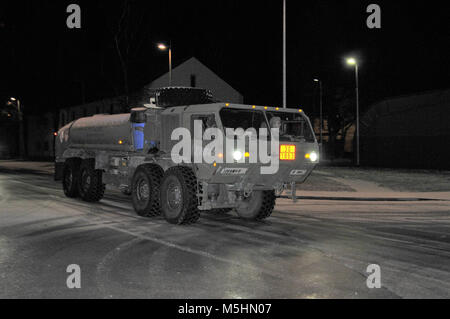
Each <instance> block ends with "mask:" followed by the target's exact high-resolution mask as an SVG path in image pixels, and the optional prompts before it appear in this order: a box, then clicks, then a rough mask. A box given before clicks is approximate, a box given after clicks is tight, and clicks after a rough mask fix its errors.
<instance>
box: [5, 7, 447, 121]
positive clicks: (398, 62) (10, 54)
mask: <svg viewBox="0 0 450 319" xmlns="http://www.w3.org/2000/svg"><path fill="white" fill-rule="evenodd" d="M373 2H375V3H377V4H379V5H380V6H381V10H382V28H381V30H371V29H368V28H367V26H366V18H367V16H368V14H367V13H366V7H367V5H368V4H370V3H373ZM70 3H78V4H79V5H80V6H81V11H82V12H81V13H82V28H81V29H68V28H67V27H66V18H67V16H68V14H67V13H66V7H67V5H68V4H70ZM129 3H130V14H129V16H128V17H129V19H128V20H127V21H128V22H127V23H128V24H127V25H128V26H130V28H131V33H130V34H132V36H133V38H132V40H131V41H129V43H130V51H129V52H130V54H129V56H128V57H129V86H130V90H131V91H133V90H136V89H139V88H141V87H142V86H143V85H144V84H146V83H149V82H151V80H152V79H154V78H155V77H157V76H159V75H160V74H162V73H163V72H165V71H166V69H167V55H166V54H165V53H162V52H159V51H157V50H156V49H155V43H156V42H158V41H159V40H165V39H171V40H172V44H173V58H174V64H175V65H176V64H177V63H180V62H182V61H184V60H186V59H188V58H189V57H191V56H195V57H197V58H198V59H199V60H200V61H201V62H203V63H204V64H206V65H207V66H208V67H210V68H211V69H212V70H213V71H214V72H216V73H217V74H218V75H219V76H221V77H222V78H223V79H225V80H226V81H227V82H228V83H230V84H231V85H232V86H233V87H234V88H236V89H237V90H238V91H240V92H241V93H242V94H243V95H244V97H245V102H246V103H248V104H259V105H271V106H276V105H281V103H282V68H281V67H282V0H271V1H264V0H259V1H244V0H239V1H235V0H214V1H211V0H210V1H169V0H164V1H156V0H147V1H129ZM287 5H288V17H287V18H288V25H287V28H288V104H289V105H290V106H299V105H301V106H302V107H303V108H305V109H306V110H307V111H308V110H311V108H312V104H313V97H314V96H316V92H315V91H314V83H313V82H312V79H313V78H314V77H316V76H318V77H320V78H321V79H322V80H323V83H324V91H325V104H326V103H327V101H330V100H331V97H332V96H333V94H334V92H335V91H336V90H337V89H339V88H343V89H345V90H348V91H349V92H352V88H353V86H354V73H353V71H352V69H349V68H348V67H346V66H345V64H344V63H343V57H345V56H346V55H349V54H356V55H357V56H358V57H359V58H360V61H361V62H360V81H361V97H362V108H363V109H365V108H367V106H368V105H370V103H373V102H374V101H377V100H380V99H382V98H384V97H388V96H395V95H400V94H407V93H412V92H420V91H426V90H434V89H440V88H450V10H448V9H447V7H446V6H445V5H444V2H437V1H431V0H430V1H398V0H396V1H373V0H372V1H356V0H355V1H343V0H340V1H319V0H315V1H299V0H287ZM123 7H124V2H122V1H96V0H90V1H77V0H71V1H56V0H55V1H38V0H36V1H30V0H29V1H20V0H15V1H8V0H6V1H5V0H3V1H2V2H1V4H0V34H1V40H0V41H1V50H2V57H1V63H2V64H1V70H2V74H1V76H2V85H1V91H0V94H1V99H2V100H5V99H7V98H8V97H9V96H16V97H19V98H21V100H22V103H23V104H25V105H26V107H27V110H28V111H29V112H33V113H35V112H39V111H40V110H56V109H57V108H59V107H65V106H69V105H75V104H78V103H80V102H81V99H82V94H81V92H82V91H84V95H85V99H86V100H87V101H93V100H96V99H99V98H102V97H109V96H114V95H116V94H121V93H123V90H124V88H123V80H122V79H123V78H122V73H121V69H120V66H119V65H120V63H119V59H118V56H117V52H116V51H115V48H114V41H113V38H114V33H115V30H116V29H117V25H118V21H119V17H120V13H121V12H122V9H123ZM83 87H84V90H83V89H82V88H83ZM2 103H3V102H2ZM329 104H330V103H329Z"/></svg>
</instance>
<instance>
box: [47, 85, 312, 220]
mask: <svg viewBox="0 0 450 319" xmlns="http://www.w3.org/2000/svg"><path fill="white" fill-rule="evenodd" d="M186 96H188V98H186ZM150 101H151V103H148V104H144V107H138V108H134V109H131V112H130V113H125V114H115V115H106V114H99V115H94V116H90V117H84V118H80V119H78V120H75V121H73V122H71V123H69V124H67V125H65V126H64V127H62V128H61V129H60V130H59V131H58V136H57V138H56V142H55V153H56V154H55V155H56V156H55V180H62V187H63V190H64V194H65V195H66V196H67V197H71V198H76V197H79V198H81V199H82V200H84V201H87V202H97V201H99V200H101V199H102V197H103V195H104V192H105V185H110V186H112V187H116V188H119V189H121V190H122V191H123V192H124V193H125V194H129V195H131V201H132V204H133V207H134V210H135V211H136V213H137V214H138V215H140V216H145V217H151V216H157V215H160V214H162V215H163V216H164V218H165V219H166V220H167V221H168V222H169V223H173V224H190V223H195V222H196V221H197V220H198V219H199V217H200V213H224V212H228V211H231V210H235V211H236V213H237V215H238V216H239V217H241V218H243V219H247V220H262V219H265V218H267V217H269V216H270V215H271V213H272V211H273V209H274V206H275V201H276V198H278V197H279V196H280V195H282V193H284V191H286V190H288V189H290V190H291V192H290V194H291V197H292V199H293V200H295V199H296V197H295V185H296V184H297V183H302V182H304V181H305V180H306V179H307V177H308V176H309V174H310V173H311V171H312V170H313V169H314V167H315V166H316V165H317V163H318V161H319V156H318V153H319V149H318V144H317V141H316V138H315V136H314V133H313V130H312V128H311V123H310V121H309V119H308V117H307V116H306V115H305V114H304V112H303V111H302V110H299V109H291V108H287V109H285V108H275V107H267V106H256V105H241V104H232V103H225V102H217V101H214V100H213V99H212V98H211V95H210V92H208V91H206V90H200V89H186V88H166V89H161V90H159V91H157V92H156V93H155V94H154V95H153V97H151V98H150ZM199 121H201V123H202V124H208V123H209V124H210V126H212V127H215V128H217V130H219V131H225V129H226V128H231V129H237V128H242V129H244V130H246V129H249V128H255V129H258V128H262V127H265V128H273V127H274V126H277V128H278V129H279V148H277V149H276V150H275V151H273V150H272V151H271V152H272V153H271V154H270V156H274V157H275V158H276V159H277V160H279V162H278V167H277V169H276V171H274V172H273V173H271V174H261V168H262V167H264V166H265V164H263V163H262V162H258V161H257V162H255V161H253V162H252V161H250V158H249V156H250V154H249V152H248V148H247V147H248V146H247V144H246V146H245V149H234V150H231V151H230V150H228V149H225V151H224V153H217V154H216V156H217V160H216V161H214V162H212V163H207V162H201V163H196V162H195V161H191V162H182V163H176V162H174V159H173V154H172V153H173V147H174V145H175V144H176V143H177V141H176V140H173V139H172V137H173V136H172V133H173V132H174V130H176V129H177V128H185V129H187V130H189V131H190V132H191V131H192V130H193V124H194V123H195V122H197V123H198V122H199ZM269 132H270V130H269ZM191 138H192V139H195V138H196V137H195V136H192V137H191ZM253 138H254V139H255V140H261V139H267V137H262V136H258V135H257V136H253ZM202 143H204V141H203V142H202ZM233 143H234V142H233ZM271 143H272V142H271V140H270V139H269V140H268V144H270V145H271ZM233 145H235V144H233ZM267 149H269V150H270V149H271V148H270V146H268V148H267ZM226 152H228V153H229V152H232V158H233V161H232V162H227V161H224V160H223V159H224V158H229V157H227V156H228V154H225V153H226ZM191 156H192V157H194V156H195V152H192V154H191ZM287 193H288V194H289V192H287Z"/></svg>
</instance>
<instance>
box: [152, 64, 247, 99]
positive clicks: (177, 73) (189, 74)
mask: <svg viewBox="0 0 450 319" xmlns="http://www.w3.org/2000/svg"><path fill="white" fill-rule="evenodd" d="M168 85H169V73H166V74H164V75H162V76H160V77H159V78H157V79H155V80H154V81H153V82H151V83H150V84H149V85H146V88H149V89H154V88H160V87H165V86H168ZM172 86H184V87H198V88H203V89H208V90H210V91H211V92H212V94H213V96H214V98H215V99H217V100H219V101H224V102H230V103H237V104H242V103H243V102H244V98H243V96H242V95H241V93H239V92H238V91H237V90H235V89H234V88H232V87H231V86H230V85H229V84H228V83H226V82H225V81H224V80H222V79H221V78H220V77H219V76H218V75H217V74H215V73H214V72H213V71H211V70H210V69H209V68H208V67H206V66H205V65H204V64H202V63H201V62H200V61H199V60H197V59H196V58H194V57H192V58H190V59H188V60H187V61H185V62H183V63H181V64H180V65H178V66H177V67H175V68H173V69H172Z"/></svg>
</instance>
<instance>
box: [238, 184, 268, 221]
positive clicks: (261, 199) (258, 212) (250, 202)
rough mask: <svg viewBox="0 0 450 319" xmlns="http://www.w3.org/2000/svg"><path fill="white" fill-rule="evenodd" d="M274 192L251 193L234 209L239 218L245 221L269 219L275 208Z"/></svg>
mask: <svg viewBox="0 0 450 319" xmlns="http://www.w3.org/2000/svg"><path fill="white" fill-rule="evenodd" d="M275 200H276V197H275V192H274V191H273V190H267V191H253V192H252V193H251V194H250V196H249V197H247V198H245V199H244V200H243V203H242V204H241V205H240V206H239V207H238V208H237V209H236V212H237V214H238V215H239V217H241V218H243V219H247V220H263V219H265V218H267V217H269V216H270V215H271V214H272V212H273V208H274V207H275Z"/></svg>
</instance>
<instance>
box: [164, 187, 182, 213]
mask: <svg viewBox="0 0 450 319" xmlns="http://www.w3.org/2000/svg"><path fill="white" fill-rule="evenodd" d="M181 202H182V195H181V187H180V185H177V184H175V183H171V184H170V185H169V187H167V204H168V205H169V207H170V209H176V208H178V207H179V206H180V205H181Z"/></svg>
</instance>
